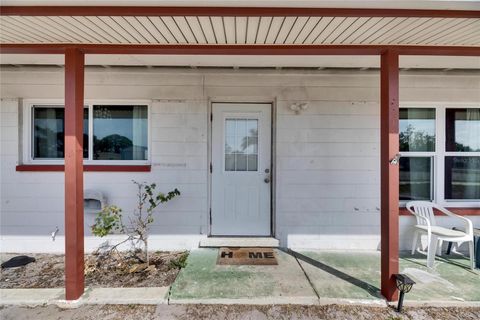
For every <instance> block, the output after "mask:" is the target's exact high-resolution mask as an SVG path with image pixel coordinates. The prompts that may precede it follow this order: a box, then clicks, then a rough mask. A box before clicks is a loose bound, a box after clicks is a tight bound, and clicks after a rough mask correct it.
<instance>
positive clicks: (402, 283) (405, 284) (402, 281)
mask: <svg viewBox="0 0 480 320" xmlns="http://www.w3.org/2000/svg"><path fill="white" fill-rule="evenodd" d="M395 282H396V284H397V289H398V290H399V291H400V297H399V299H398V306H397V311H398V312H401V311H402V307H403V296H404V295H405V293H407V292H410V290H412V287H413V285H414V284H415V281H413V280H412V279H410V278H409V277H407V276H406V275H404V274H401V273H399V274H396V275H395Z"/></svg>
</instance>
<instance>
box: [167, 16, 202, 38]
mask: <svg viewBox="0 0 480 320" xmlns="http://www.w3.org/2000/svg"><path fill="white" fill-rule="evenodd" d="M173 21H175V25H176V26H177V28H178V30H179V31H180V33H181V34H182V36H183V38H184V39H185V41H186V42H187V43H190V44H192V43H195V44H197V43H198V40H197V38H195V35H194V34H193V31H192V29H191V28H190V25H189V24H188V22H187V19H185V17H173Z"/></svg>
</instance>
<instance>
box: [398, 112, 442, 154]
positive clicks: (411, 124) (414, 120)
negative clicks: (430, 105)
mask: <svg viewBox="0 0 480 320" xmlns="http://www.w3.org/2000/svg"><path fill="white" fill-rule="evenodd" d="M399 137H400V151H435V109H419V108H400V135H399Z"/></svg>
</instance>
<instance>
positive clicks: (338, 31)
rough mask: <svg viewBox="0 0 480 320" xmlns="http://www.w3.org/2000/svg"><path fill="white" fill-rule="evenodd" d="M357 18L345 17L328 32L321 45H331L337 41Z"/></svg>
mask: <svg viewBox="0 0 480 320" xmlns="http://www.w3.org/2000/svg"><path fill="white" fill-rule="evenodd" d="M358 19H359V18H358V17H345V19H344V20H343V21H342V22H341V23H340V24H339V25H338V26H337V27H336V28H335V29H334V30H332V31H331V32H330V34H329V35H328V36H327V37H326V38H325V39H324V40H323V43H330V44H331V43H333V42H335V40H337V39H338V37H340V36H341V35H342V34H343V33H344V32H345V31H346V30H347V29H348V28H349V27H350V26H351V25H352V24H354V23H355V22H356V21H357V20H358Z"/></svg>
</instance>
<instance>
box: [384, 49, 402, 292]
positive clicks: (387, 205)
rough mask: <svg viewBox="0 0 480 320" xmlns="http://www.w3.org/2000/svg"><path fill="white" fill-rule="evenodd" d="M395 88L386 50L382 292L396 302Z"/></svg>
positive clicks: (394, 60)
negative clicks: (393, 160)
mask: <svg viewBox="0 0 480 320" xmlns="http://www.w3.org/2000/svg"><path fill="white" fill-rule="evenodd" d="M398 86H399V70H398V53H397V52H394V51H391V50H388V51H386V52H384V53H383V54H382V56H381V69H380V87H381V98H380V104H381V106H380V118H381V119H380V176H381V177H380V187H381V191H380V193H381V205H380V207H381V218H380V220H381V292H382V295H383V296H384V297H385V298H386V299H387V300H388V301H393V300H397V298H398V292H397V289H396V285H395V279H394V276H393V275H394V274H396V273H398V271H399V266H398V232H399V231H398V220H399V212H398V211H399V210H398V206H399V201H398V197H399V190H398V188H399V187H398V185H399V168H398V163H390V161H391V159H393V158H395V156H396V155H397V154H398V152H399V142H398V127H399V125H398V121H399V101H398V100H399V95H398Z"/></svg>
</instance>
